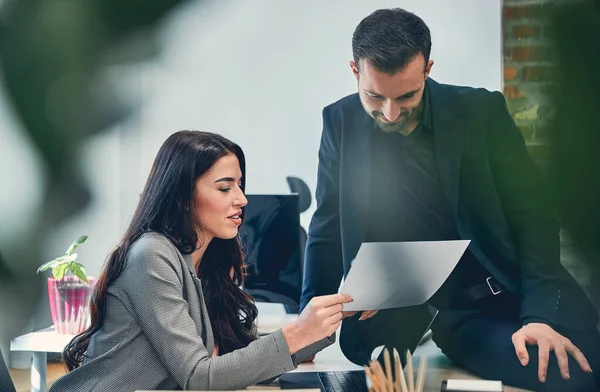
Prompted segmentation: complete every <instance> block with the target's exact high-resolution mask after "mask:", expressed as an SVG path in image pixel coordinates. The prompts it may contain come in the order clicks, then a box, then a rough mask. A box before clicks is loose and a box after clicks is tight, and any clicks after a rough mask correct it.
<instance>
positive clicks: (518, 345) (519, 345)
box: [512, 332, 529, 366]
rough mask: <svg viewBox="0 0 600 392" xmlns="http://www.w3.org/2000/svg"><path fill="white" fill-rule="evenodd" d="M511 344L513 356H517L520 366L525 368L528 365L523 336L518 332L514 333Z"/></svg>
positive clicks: (527, 354)
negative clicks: (513, 348) (513, 347)
mask: <svg viewBox="0 0 600 392" xmlns="http://www.w3.org/2000/svg"><path fill="white" fill-rule="evenodd" d="M512 343H513V346H515V354H517V358H519V362H521V365H523V366H527V364H528V363H529V353H528V352H527V347H526V346H525V335H524V334H523V333H520V332H515V333H514V334H513V335H512Z"/></svg>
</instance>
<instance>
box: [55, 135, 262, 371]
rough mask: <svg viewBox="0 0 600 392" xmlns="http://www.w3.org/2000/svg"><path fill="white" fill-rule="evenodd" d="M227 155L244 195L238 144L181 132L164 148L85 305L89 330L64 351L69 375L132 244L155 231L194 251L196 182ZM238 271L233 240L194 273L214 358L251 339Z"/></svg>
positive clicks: (250, 317)
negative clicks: (232, 157) (237, 170)
mask: <svg viewBox="0 0 600 392" xmlns="http://www.w3.org/2000/svg"><path fill="white" fill-rule="evenodd" d="M228 154H235V155H236V156H237V158H238V161H239V163H240V169H241V171H242V190H244V187H245V169H246V164H245V159H244V153H243V151H242V149H241V148H240V147H239V146H238V145H237V144H235V143H233V142H231V141H230V140H228V139H226V138H224V137H222V136H220V135H216V134H213V133H208V132H199V131H180V132H177V133H174V134H173V135H171V136H170V137H169V138H168V139H167V140H166V141H165V142H164V143H163V145H162V146H161V148H160V150H159V151H158V154H157V156H156V159H155V160H154V164H153V165H152V170H151V172H150V175H149V177H148V181H147V182H146V186H145V187H144V191H143V193H142V195H141V197H140V202H139V204H138V206H137V208H136V210H135V213H134V214H133V218H132V219H131V223H130V224H129V227H128V229H127V231H126V232H125V235H124V236H123V239H122V240H121V242H120V243H119V245H118V246H117V247H116V248H115V250H114V251H113V252H112V253H111V254H110V255H109V257H108V259H107V261H106V263H105V265H104V267H103V270H102V273H101V274H100V277H99V278H98V282H97V284H96V288H95V290H94V295H93V297H92V300H91V303H90V313H91V325H90V326H89V328H87V329H86V330H85V331H84V332H82V333H81V334H79V335H77V336H76V337H75V338H73V340H72V341H71V342H70V343H69V344H68V345H67V347H66V348H65V350H64V352H63V357H64V360H65V363H66V365H67V367H68V369H69V371H70V370H73V369H75V368H77V367H79V366H80V365H81V363H82V362H83V360H84V358H85V353H86V351H87V348H88V345H89V343H90V339H91V337H92V335H93V334H94V333H96V332H97V331H98V330H99V329H100V328H101V327H102V323H103V322H104V317H105V315H106V302H107V290H108V288H109V287H110V285H111V284H112V283H113V282H114V281H115V280H116V279H117V278H118V277H119V275H120V274H121V271H123V268H125V262H126V259H127V253H128V252H129V249H130V248H131V246H132V245H133V243H134V242H135V241H137V240H138V239H139V238H140V237H141V236H142V235H143V234H144V233H148V232H150V231H154V232H158V233H161V234H163V235H165V236H166V237H167V238H169V240H170V241H171V242H173V244H174V245H175V246H176V247H177V249H179V251H180V252H181V253H183V254H190V253H192V252H193V251H194V250H195V249H196V244H197V243H198V236H197V231H196V227H194V224H193V222H192V216H191V209H192V199H193V196H194V185H195V182H196V180H197V179H198V178H199V177H201V176H202V175H203V174H204V173H206V172H207V171H208V170H209V169H210V168H211V167H212V166H213V165H214V164H215V163H216V162H217V160H219V159H220V158H221V157H223V156H225V155H228ZM242 211H243V209H242ZM243 215H244V214H243V213H242V219H243ZM242 267H243V255H242V249H241V246H240V242H239V238H238V236H236V237H235V238H233V239H220V238H214V239H213V240H212V241H211V242H210V244H209V245H208V247H207V249H206V251H205V252H204V255H203V257H202V262H201V263H200V267H199V270H198V277H199V278H200V280H201V281H202V288H203V291H204V292H203V293H204V298H205V301H206V306H207V310H208V314H209V317H210V322H211V325H212V328H213V333H214V338H215V343H216V344H217V346H218V347H219V354H224V353H227V352H231V351H233V350H235V349H237V348H240V347H245V346H247V345H248V343H250V342H251V341H252V340H254V339H255V336H254V334H253V331H252V330H253V324H254V320H255V319H256V316H257V313H258V311H257V309H256V306H255V305H254V301H253V300H252V298H251V297H250V296H249V295H248V294H246V293H245V292H243V291H242V290H241V289H240V288H239V286H240V285H241V284H242V281H243V273H242V270H243V268H242ZM232 270H233V279H232V278H231V275H230V274H231V271H232Z"/></svg>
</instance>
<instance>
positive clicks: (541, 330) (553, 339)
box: [512, 323, 592, 382]
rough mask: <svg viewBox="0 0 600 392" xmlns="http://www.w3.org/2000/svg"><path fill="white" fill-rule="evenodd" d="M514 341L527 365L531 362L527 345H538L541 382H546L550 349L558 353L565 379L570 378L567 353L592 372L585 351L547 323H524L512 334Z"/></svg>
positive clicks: (584, 369) (560, 367) (585, 369)
mask: <svg viewBox="0 0 600 392" xmlns="http://www.w3.org/2000/svg"><path fill="white" fill-rule="evenodd" d="M512 342H513V345H514V346H515V352H516V354H517V358H519V361H521V365H523V366H527V364H528V363H529V354H528V353H527V348H526V347H525V345H526V344H528V345H537V346H538V362H539V364H538V378H539V379H540V382H546V373H547V370H548V360H549V359H550V351H554V353H555V354H556V359H557V361H558V368H559V369H560V374H561V376H562V378H563V379H565V380H568V379H569V378H570V376H569V359H568V356H567V353H569V354H570V355H571V356H572V357H573V358H575V360H576V361H577V363H578V364H579V366H580V367H581V369H583V371H584V372H587V373H591V372H592V368H591V367H590V365H589V363H588V361H587V360H586V359H585V356H584V355H583V353H582V352H581V351H580V350H579V349H578V348H577V347H575V345H574V344H573V343H571V341H570V340H569V339H567V338H565V337H564V336H562V335H561V334H559V333H558V332H556V331H555V330H554V329H552V328H551V327H550V326H548V325H546V324H542V323H531V324H527V325H524V326H523V327H521V329H519V330H518V331H517V332H515V333H514V334H513V335H512Z"/></svg>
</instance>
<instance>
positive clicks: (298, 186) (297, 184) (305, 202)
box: [286, 177, 312, 213]
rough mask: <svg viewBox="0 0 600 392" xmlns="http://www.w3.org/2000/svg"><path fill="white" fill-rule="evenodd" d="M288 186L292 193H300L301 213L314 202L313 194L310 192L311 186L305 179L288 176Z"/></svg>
mask: <svg viewBox="0 0 600 392" xmlns="http://www.w3.org/2000/svg"><path fill="white" fill-rule="evenodd" d="M286 180H287V183H288V186H289V187H290V191H291V192H292V193H297V194H298V205H299V207H300V213H303V212H304V211H306V210H308V208H309V207H310V204H311V202H312V196H311V194H310V188H309V187H308V185H306V183H305V182H304V181H302V180H301V179H299V178H298V177H286Z"/></svg>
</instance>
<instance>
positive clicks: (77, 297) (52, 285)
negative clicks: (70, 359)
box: [48, 276, 96, 335]
mask: <svg viewBox="0 0 600 392" xmlns="http://www.w3.org/2000/svg"><path fill="white" fill-rule="evenodd" d="M87 280H88V281H87V283H85V282H83V281H81V280H80V279H79V278H78V277H76V276H65V277H64V278H63V279H62V280H56V279H54V278H48V298H49V299H50V314H51V315H52V323H53V324H54V327H55V328H56V331H57V332H58V333H59V334H61V335H76V334H78V333H80V332H82V331H83V330H84V329H85V328H86V327H87V326H88V323H89V320H90V306H89V305H90V298H91V296H92V292H93V290H94V286H95V285H96V279H95V278H92V277H91V276H88V277H87Z"/></svg>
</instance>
